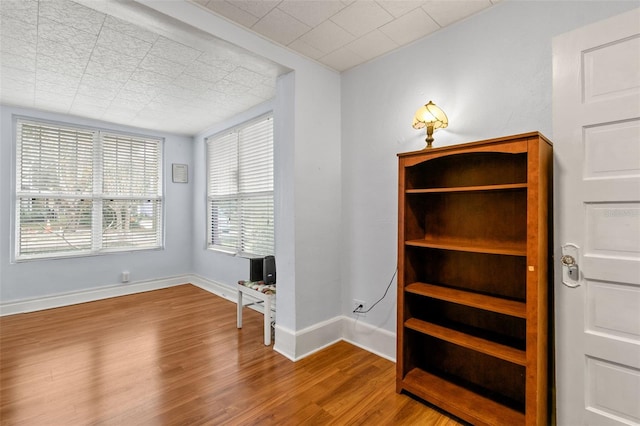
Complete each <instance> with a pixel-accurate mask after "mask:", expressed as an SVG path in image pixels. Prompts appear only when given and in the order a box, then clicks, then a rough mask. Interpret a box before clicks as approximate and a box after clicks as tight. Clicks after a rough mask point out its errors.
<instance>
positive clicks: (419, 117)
mask: <svg viewBox="0 0 640 426" xmlns="http://www.w3.org/2000/svg"><path fill="white" fill-rule="evenodd" d="M448 125H449V119H448V118H447V115H446V114H445V113H444V111H442V110H441V109H440V108H439V107H437V106H436V104H434V103H433V102H431V101H429V103H428V104H426V105H424V106H421V107H420V108H418V110H417V111H416V115H415V117H413V128H414V129H422V128H424V127H426V128H427V138H426V139H425V141H426V142H427V146H426V147H425V149H427V148H431V143H432V142H433V131H434V130H435V129H444V128H445V127H447V126H448Z"/></svg>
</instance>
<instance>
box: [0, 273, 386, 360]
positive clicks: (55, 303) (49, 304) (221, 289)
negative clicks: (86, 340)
mask: <svg viewBox="0 0 640 426" xmlns="http://www.w3.org/2000/svg"><path fill="white" fill-rule="evenodd" d="M185 283H191V284H193V285H195V286H197V287H199V288H201V289H203V290H206V291H208V292H210V293H212V294H215V295H217V296H220V297H222V298H224V299H227V300H229V301H231V302H234V303H236V302H237V293H236V290H235V288H233V287H230V286H227V285H225V284H221V283H218V282H215V281H211V280H209V279H207V278H204V277H201V276H199V275H195V274H186V275H180V276H177V277H169V278H163V279H158V280H149V281H140V282H134V283H129V284H119V285H112V286H107V287H101V288H96V289H91V290H86V291H77V292H72V293H64V294H57V295H53V296H47V297H42V298H37V299H25V300H18V301H13V302H9V303H0V316H4V315H13V314H19V313H26V312H34V311H40V310H43V309H51V308H59V307H62V306H68V305H75V304H78V303H85V302H92V301H96V300H101V299H108V298H110V297H118V296H126V295H129V294H135V293H142V292H145V291H151V290H159V289H162V288H168V287H173V286H176V285H181V284H185ZM251 308H253V309H256V310H258V311H260V310H261V308H262V306H260V305H255V306H251ZM275 330H276V338H275V344H274V347H273V349H274V350H275V351H276V352H278V353H280V354H282V355H284V356H285V357H287V358H289V359H290V360H292V361H298V360H300V359H302V358H305V357H307V356H309V355H311V354H313V353H315V352H318V351H319V350H321V349H324V348H326V347H327V346H330V345H332V344H334V343H336V342H338V341H340V340H345V341H347V342H349V343H351V344H353V345H356V346H358V347H360V348H362V349H364V350H367V351H369V352H372V353H374V354H376V355H378V356H381V357H383V358H386V359H388V360H391V361H394V362H395V352H396V336H395V333H392V332H390V331H387V330H384V329H381V328H379V327H375V326H372V325H370V324H367V323H364V322H362V321H357V320H355V319H353V318H349V317H347V316H337V317H334V318H331V319H329V320H326V321H323V322H321V323H318V324H314V325H312V326H310V327H307V328H305V329H303V330H299V331H292V330H289V329H287V328H285V327H282V326H280V325H278V324H276V326H275Z"/></svg>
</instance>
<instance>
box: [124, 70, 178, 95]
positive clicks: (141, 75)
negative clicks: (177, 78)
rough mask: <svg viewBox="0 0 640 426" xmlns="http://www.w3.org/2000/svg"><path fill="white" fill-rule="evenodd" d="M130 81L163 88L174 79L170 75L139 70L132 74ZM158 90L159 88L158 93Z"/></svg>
mask: <svg viewBox="0 0 640 426" xmlns="http://www.w3.org/2000/svg"><path fill="white" fill-rule="evenodd" d="M129 79H130V81H137V82H140V83H144V84H147V85H151V86H162V85H163V84H169V83H171V82H172V81H173V79H174V78H173V77H170V76H168V75H164V74H159V73H157V72H153V71H148V70H143V69H141V68H138V69H137V70H135V71H134V72H133V73H131V76H130V77H129ZM157 90H158V88H156V91H157Z"/></svg>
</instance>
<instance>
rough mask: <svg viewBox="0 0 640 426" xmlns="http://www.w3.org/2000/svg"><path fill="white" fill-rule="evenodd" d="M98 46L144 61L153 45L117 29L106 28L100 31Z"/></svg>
mask: <svg viewBox="0 0 640 426" xmlns="http://www.w3.org/2000/svg"><path fill="white" fill-rule="evenodd" d="M96 46H98V47H104V48H107V49H110V50H116V51H118V52H119V53H121V54H123V55H127V56H132V57H134V58H137V59H142V58H144V56H145V55H146V54H147V52H148V51H149V49H151V46H152V44H151V43H149V42H147V41H144V40H140V39H139V38H136V37H132V36H130V35H127V34H124V33H122V32H119V31H116V30H115V29H112V28H107V27H104V28H102V31H100V35H99V36H98V41H97V42H96Z"/></svg>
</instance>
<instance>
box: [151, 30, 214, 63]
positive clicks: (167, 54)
mask: <svg viewBox="0 0 640 426" xmlns="http://www.w3.org/2000/svg"><path fill="white" fill-rule="evenodd" d="M149 53H150V54H152V55H156V56H159V57H161V58H163V59H168V60H169V61H173V62H177V63H179V64H184V65H188V64H190V63H191V62H193V61H194V60H195V59H196V58H197V57H198V56H200V55H201V54H202V52H201V51H200V50H197V49H194V48H192V47H189V46H186V45H184V44H182V43H178V42H176V41H173V40H169V39H168V38H166V37H162V36H161V37H159V38H158V40H157V41H156V42H155V43H154V44H153V47H152V48H151V50H150V51H149Z"/></svg>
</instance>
